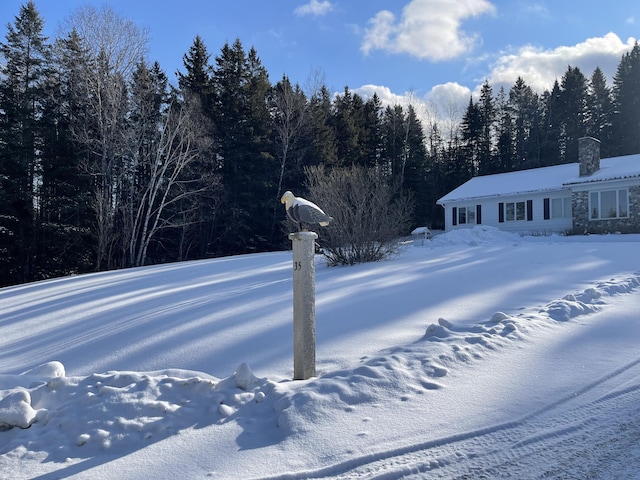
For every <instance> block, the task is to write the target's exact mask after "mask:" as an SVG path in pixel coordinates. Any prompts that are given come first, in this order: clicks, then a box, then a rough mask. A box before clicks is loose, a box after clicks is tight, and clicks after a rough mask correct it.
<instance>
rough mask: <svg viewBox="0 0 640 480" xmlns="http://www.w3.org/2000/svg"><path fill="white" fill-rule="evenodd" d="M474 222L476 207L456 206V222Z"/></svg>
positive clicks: (462, 223)
mask: <svg viewBox="0 0 640 480" xmlns="http://www.w3.org/2000/svg"><path fill="white" fill-rule="evenodd" d="M465 223H472V224H475V223H476V208H471V207H458V224H460V225H464V224H465Z"/></svg>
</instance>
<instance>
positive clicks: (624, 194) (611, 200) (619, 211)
mask: <svg viewBox="0 0 640 480" xmlns="http://www.w3.org/2000/svg"><path fill="white" fill-rule="evenodd" d="M589 211H590V212H591V213H590V215H589V218H590V219H591V220H602V219H608V218H626V217H628V216H629V192H628V191H627V190H626V189H621V190H603V191H601V192H591V194H590V195H589Z"/></svg>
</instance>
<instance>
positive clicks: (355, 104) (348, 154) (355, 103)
mask: <svg viewBox="0 0 640 480" xmlns="http://www.w3.org/2000/svg"><path fill="white" fill-rule="evenodd" d="M362 105H363V102H362V99H361V98H360V96H359V95H357V94H353V93H352V92H351V90H349V87H345V89H344V92H343V93H342V95H336V98H335V100H334V102H333V112H334V113H333V122H334V124H333V126H334V130H335V136H336V142H337V153H338V158H337V164H336V165H334V166H338V167H341V166H348V165H358V164H360V158H361V144H360V142H361V138H360V134H361V133H362V123H361V121H360V120H361V118H359V115H360V113H361V111H360V108H361V107H362Z"/></svg>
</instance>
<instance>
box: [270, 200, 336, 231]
mask: <svg viewBox="0 0 640 480" xmlns="http://www.w3.org/2000/svg"><path fill="white" fill-rule="evenodd" d="M280 203H284V207H285V210H286V212H287V217H289V218H290V219H291V220H293V221H294V222H296V223H297V224H298V225H299V226H300V229H301V230H302V231H306V230H307V229H306V228H305V225H309V226H314V225H319V226H321V227H326V226H327V225H329V222H330V221H331V220H333V218H332V217H330V216H329V215H327V214H326V213H324V212H323V211H322V209H321V208H320V207H319V206H317V205H316V204H315V203H313V202H310V201H309V200H306V199H304V198H302V197H296V196H294V195H293V193H291V192H289V191H287V192H284V195H282V198H281V199H280Z"/></svg>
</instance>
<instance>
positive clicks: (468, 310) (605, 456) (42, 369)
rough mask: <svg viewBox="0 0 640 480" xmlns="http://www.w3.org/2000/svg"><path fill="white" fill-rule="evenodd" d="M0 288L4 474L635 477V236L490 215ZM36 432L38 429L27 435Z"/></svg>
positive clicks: (639, 417)
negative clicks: (387, 240) (369, 247)
mask: <svg viewBox="0 0 640 480" xmlns="http://www.w3.org/2000/svg"><path fill="white" fill-rule="evenodd" d="M291 278H292V269H291V253H290V252H277V253H269V254H257V255H245V256H237V257H229V258H222V259H216V260H210V261H200V262H188V263H177V264H170V265H161V266H155V267H146V268H139V269H131V270H124V271H118V272H106V273H98V274H92V275H83V276H77V277H70V278H64V279H57V280H52V281H47V282H39V283H34V284H29V285H24V286H18V287H12V288H4V289H0V478H3V479H12V480H13V479H26V478H39V479H54V478H56V479H57V478H91V479H112V478H119V479H139V478H154V479H171V480H175V479H177V478H181V479H182V478H186V479H197V478H217V479H218V478H219V479H227V478H229V479H237V478H241V479H257V478H270V479H290V478H358V479H364V478H368V479H369V478H376V479H394V478H446V479H449V478H500V477H510V478H521V479H525V478H563V479H566V478H575V479H578V478H579V479H583V478H607V479H608V478H620V479H628V478H640V349H639V348H638V345H640V236H638V235H610V236H589V237H578V236H576V237H559V236H553V237H525V238H520V237H519V236H517V235H514V234H508V233H504V232H499V231H497V230H495V229H491V228H487V227H477V228H475V229H473V230H465V231H458V232H452V233H448V234H444V235H439V236H437V237H435V238H434V239H433V240H432V241H430V242H428V245H427V246H425V247H420V248H416V247H411V246H409V247H408V248H407V249H406V251H405V252H403V253H402V254H401V255H400V256H398V258H395V259H393V260H390V261H385V262H380V263H374V264H367V265H359V266H355V267H349V268H327V267H325V266H324V265H323V263H322V260H321V259H320V258H318V264H317V267H316V292H317V293H316V323H317V325H316V335H317V367H318V376H317V377H315V378H312V379H310V380H306V381H292V380H291V376H292V371H293V365H292V363H293V360H292V357H293V353H292V351H293V346H292V343H293V340H292V284H291V282H292V280H291ZM27 427H28V428H27Z"/></svg>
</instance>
